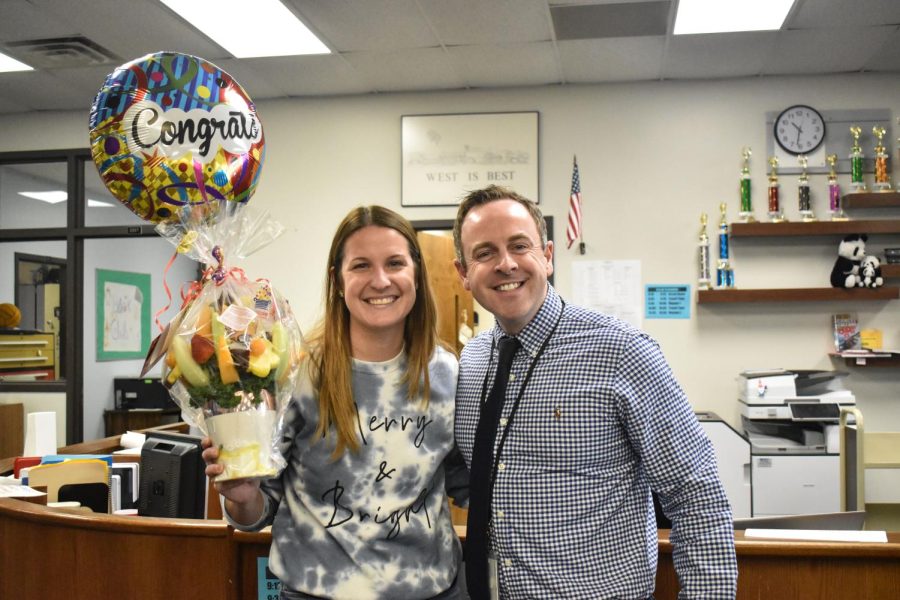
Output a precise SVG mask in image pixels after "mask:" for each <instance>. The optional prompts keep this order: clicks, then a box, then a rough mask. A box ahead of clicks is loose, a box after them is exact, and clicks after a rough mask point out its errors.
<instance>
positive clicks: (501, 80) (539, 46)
mask: <svg viewBox="0 0 900 600" xmlns="http://www.w3.org/2000/svg"><path fill="white" fill-rule="evenodd" d="M447 53H448V54H449V56H450V60H451V61H452V62H453V64H454V65H455V66H456V69H457V72H458V73H462V74H463V75H462V78H463V81H464V83H465V85H466V86H467V87H502V86H517V85H546V84H548V83H561V81H562V79H561V75H560V70H559V64H558V61H557V59H556V50H555V49H554V47H553V44H552V43H551V42H536V43H533V44H508V45H503V46H452V47H450V48H447Z"/></svg>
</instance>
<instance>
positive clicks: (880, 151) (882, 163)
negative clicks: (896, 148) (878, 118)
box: [872, 125, 892, 192]
mask: <svg viewBox="0 0 900 600" xmlns="http://www.w3.org/2000/svg"><path fill="white" fill-rule="evenodd" d="M885 131H886V130H885V128H884V127H879V126H878V125H876V126H875V127H873V128H872V133H873V134H875V139H877V140H878V145H876V146H875V185H874V186H873V188H874V189H875V191H876V192H890V191H891V189H892V186H891V178H890V177H889V176H888V171H887V160H888V154H887V149H886V148H885V147H884V143H882V139H883V138H884V133H885Z"/></svg>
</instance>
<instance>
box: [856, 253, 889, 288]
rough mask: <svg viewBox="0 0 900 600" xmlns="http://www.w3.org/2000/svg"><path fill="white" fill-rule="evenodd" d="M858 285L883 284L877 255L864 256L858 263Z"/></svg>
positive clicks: (879, 285)
mask: <svg viewBox="0 0 900 600" xmlns="http://www.w3.org/2000/svg"><path fill="white" fill-rule="evenodd" d="M859 285H860V287H870V288H877V287H881V286H882V285H884V279H882V277H881V261H880V260H878V257H877V256H866V257H865V258H863V260H862V264H860V265H859Z"/></svg>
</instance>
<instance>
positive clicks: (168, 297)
mask: <svg viewBox="0 0 900 600" xmlns="http://www.w3.org/2000/svg"><path fill="white" fill-rule="evenodd" d="M177 257H178V250H175V252H174V253H173V254H172V258H170V259H169V262H168V263H167V264H166V268H165V269H163V289H164V290H166V305H165V306H164V307H163V308H161V309H159V311H157V313H156V315H155V316H154V320H155V321H156V326H157V327H159V332H160V333H162V332H163V330H164V329H165V327H163V325H162V323H160V322H159V317H160V316H161V315H162V314H163V313H164V312H166V311H167V310H169V307H170V306H172V291H171V290H170V289H169V284H168V283H167V282H166V275H168V273H169V269H171V268H172V264H173V263H174V262H175V259H176V258H177Z"/></svg>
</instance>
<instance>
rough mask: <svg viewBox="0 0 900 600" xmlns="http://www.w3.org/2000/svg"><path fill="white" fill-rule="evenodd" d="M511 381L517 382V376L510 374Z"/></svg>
mask: <svg viewBox="0 0 900 600" xmlns="http://www.w3.org/2000/svg"><path fill="white" fill-rule="evenodd" d="M509 380H510V381H515V380H516V375H515V373H510V374H509Z"/></svg>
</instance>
